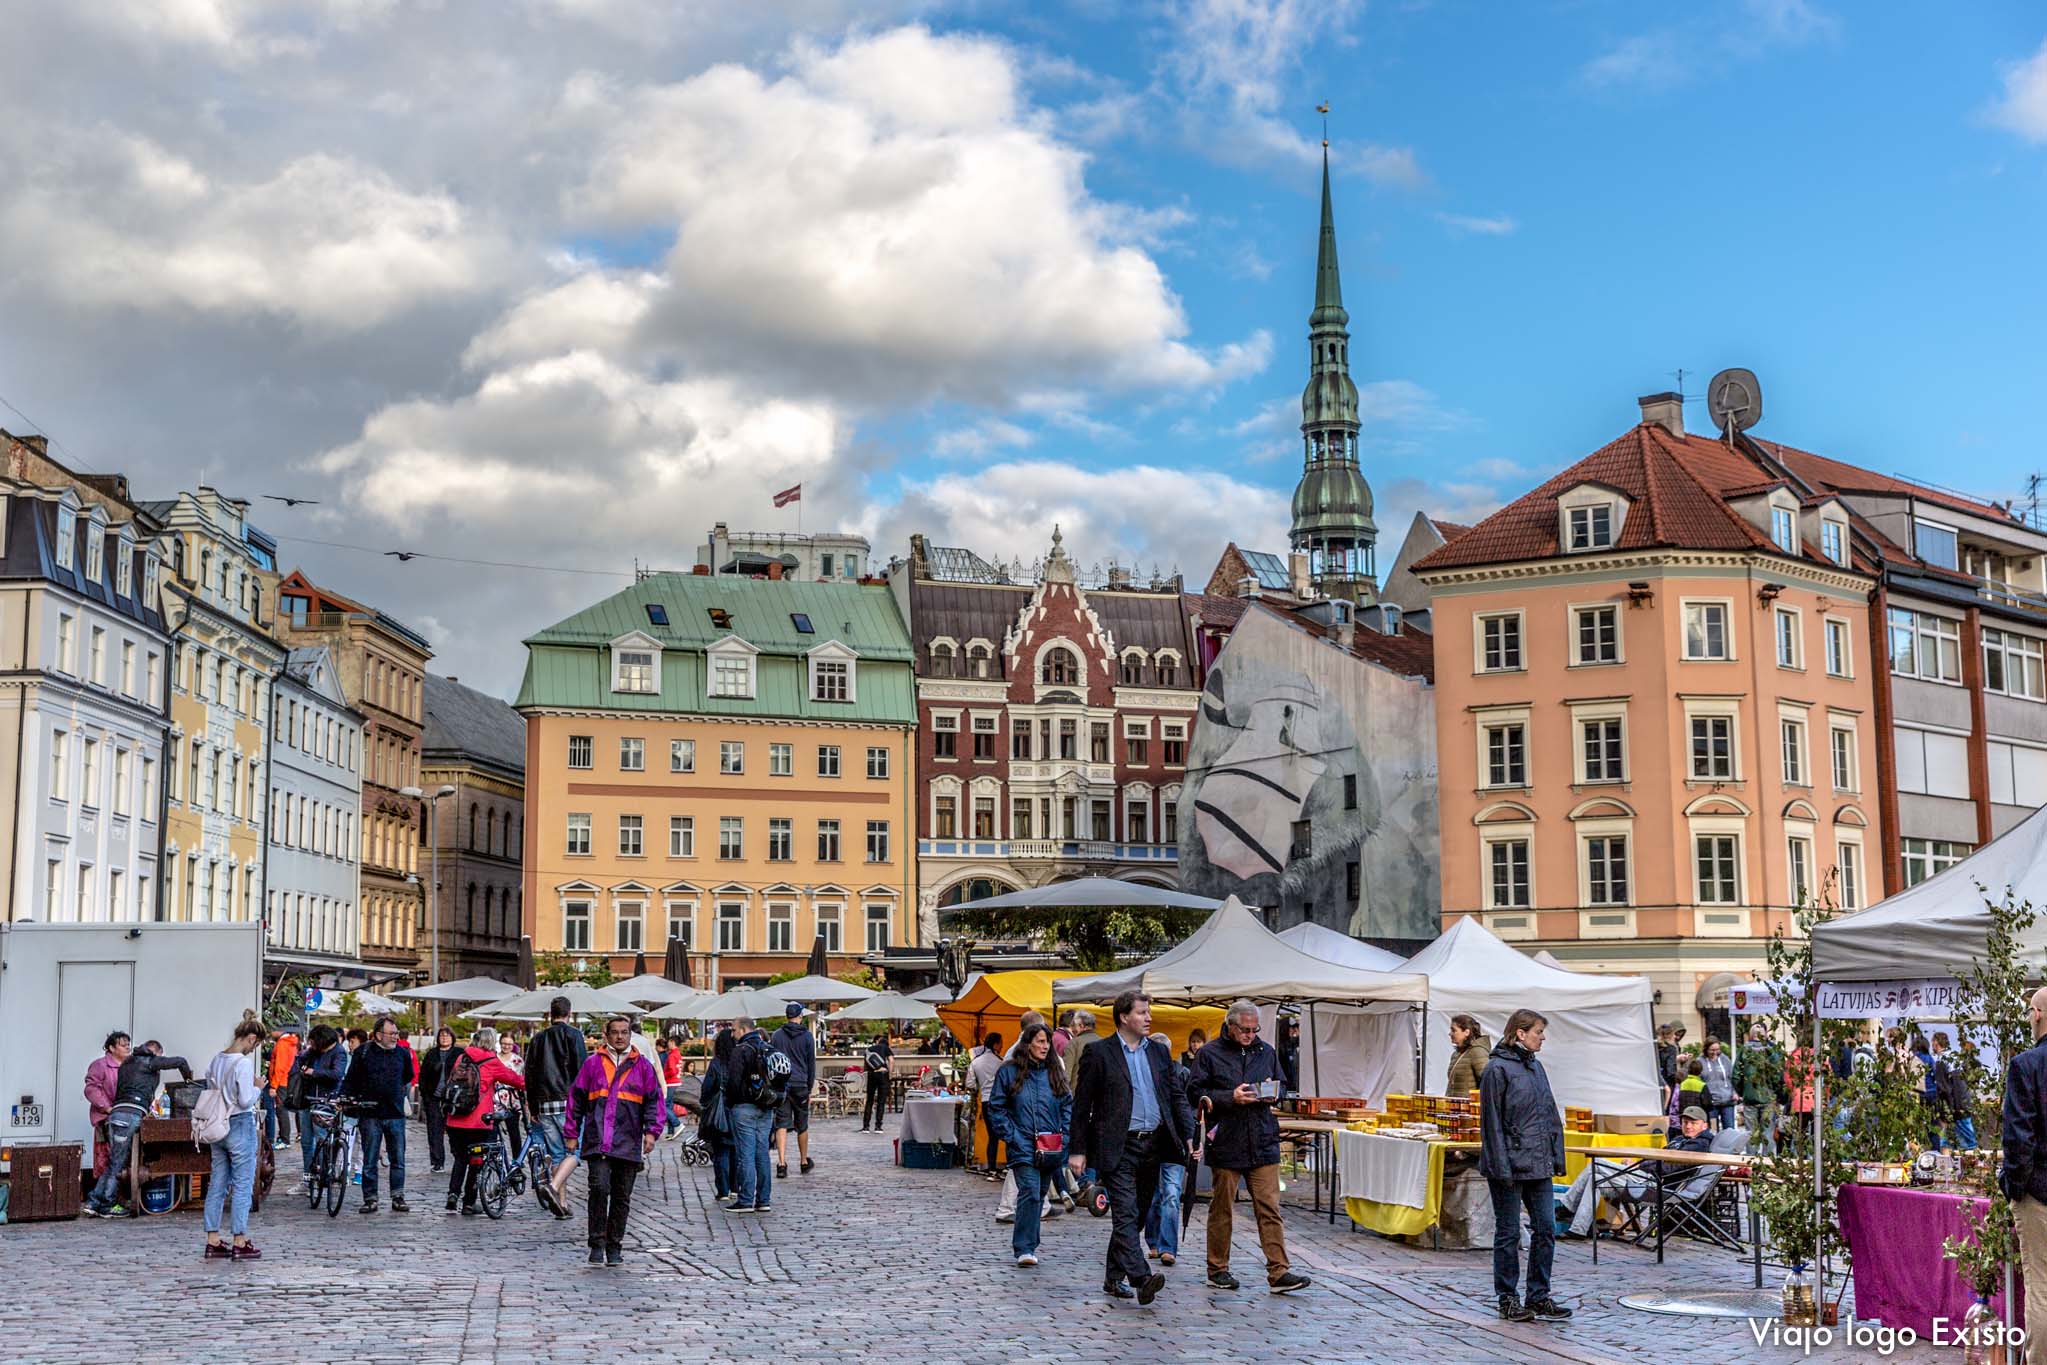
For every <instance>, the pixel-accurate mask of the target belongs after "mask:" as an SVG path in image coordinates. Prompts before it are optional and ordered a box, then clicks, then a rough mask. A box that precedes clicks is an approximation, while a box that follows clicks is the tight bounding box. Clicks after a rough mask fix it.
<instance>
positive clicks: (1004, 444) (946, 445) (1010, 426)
mask: <svg viewBox="0 0 2047 1365" xmlns="http://www.w3.org/2000/svg"><path fill="white" fill-rule="evenodd" d="M1036 439H1037V437H1036V435H1035V434H1034V433H1033V432H1032V431H1030V430H1029V429H1028V428H1026V427H1020V426H1018V425H1017V424H1016V423H1014V422H1005V421H1003V420H1002V419H1001V418H999V417H990V418H988V419H986V420H985V421H981V422H976V423H974V424H973V425H972V426H967V427H955V428H953V429H952V430H951V431H942V432H940V433H939V434H938V436H937V438H936V439H935V440H933V441H932V443H931V453H932V454H933V455H937V456H939V457H941V458H944V459H952V458H954V457H957V456H973V457H976V458H979V457H981V456H985V455H992V454H994V453H995V452H996V451H998V450H1008V449H1015V448H1018V447H1022V446H1027V445H1029V444H1031V442H1032V441H1034V440H1036Z"/></svg>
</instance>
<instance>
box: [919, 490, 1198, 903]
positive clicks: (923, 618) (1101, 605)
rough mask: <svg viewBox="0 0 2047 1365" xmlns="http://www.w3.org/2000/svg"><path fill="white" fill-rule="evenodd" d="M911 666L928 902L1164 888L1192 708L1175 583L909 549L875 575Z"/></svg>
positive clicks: (1169, 882) (1192, 667)
mask: <svg viewBox="0 0 2047 1365" xmlns="http://www.w3.org/2000/svg"><path fill="white" fill-rule="evenodd" d="M891 579H892V582H893V583H894V586H895V588H896V591H897V593H898V597H899V600H903V601H905V602H906V604H907V608H908V615H909V618H910V630H911V635H912V638H913V642H914V645H915V648H916V655H917V710H918V722H919V733H918V741H917V742H918V754H917V791H918V811H917V823H918V845H917V847H918V880H919V886H920V910H921V913H922V916H923V918H924V922H925V924H926V926H927V933H929V934H935V932H936V922H937V913H938V911H939V909H940V908H941V907H943V906H949V905H955V904H958V903H960V902H961V901H965V900H973V899H977V898H979V897H982V896H987V895H995V894H999V893H1001V892H1005V891H1015V890H1021V889H1024V888H1027V887H1033V886H1041V885H1044V884H1045V883H1048V882H1054V881H1061V880H1065V879H1067V878H1070V877H1077V876H1117V877H1128V878H1130V879H1132V880H1136V881H1145V882H1150V883H1152V884H1154V885H1160V886H1173V885H1176V884H1177V882H1178V876H1177V865H1178V844H1179V819H1180V813H1179V799H1180V788H1181V783H1182V780H1183V779H1184V776H1185V773H1186V763H1187V741H1188V737H1189V734H1190V732H1191V730H1192V727H1193V721H1194V712H1195V707H1196V705H1197V704H1198V701H1199V698H1200V687H1201V677H1200V675H1199V672H1198V660H1197V655H1196V651H1195V649H1194V646H1193V640H1192V636H1191V633H1190V631H1189V626H1188V618H1187V613H1186V611H1185V609H1184V606H1183V596H1182V593H1181V586H1180V583H1179V580H1178V579H1177V578H1175V579H1173V580H1170V581H1165V582H1155V583H1151V584H1149V585H1145V584H1139V583H1138V582H1136V581H1135V580H1134V579H1132V578H1131V577H1130V576H1129V575H1127V574H1124V573H1122V572H1120V571H1112V572H1111V574H1110V576H1109V579H1108V581H1107V582H1105V583H1103V584H1101V585H1099V586H1089V585H1085V584H1083V583H1082V582H1080V581H1079V578H1078V575H1077V574H1076V573H1075V571H1074V565H1073V562H1072V560H1071V559H1069V558H1068V556H1067V554H1066V550H1065V547H1064V544H1063V542H1062V537H1061V536H1060V533H1059V532H1058V530H1057V529H1056V528H1055V529H1054V530H1053V533H1052V546H1051V552H1050V554H1049V555H1048V556H1047V558H1046V559H1045V561H1044V562H1043V565H1042V568H1041V571H1040V573H1039V575H1038V577H1037V579H1036V581H1027V582H1017V581H1014V580H1013V579H1012V577H1011V576H1010V575H1008V574H1006V573H1004V572H1003V571H1002V570H1000V569H997V568H995V567H993V566H990V565H988V564H986V563H985V562H983V561H981V560H980V559H978V558H977V557H975V556H973V555H971V554H969V553H967V552H965V551H962V550H955V549H947V548H944V547H934V546H931V545H929V544H927V543H926V542H925V541H924V539H923V538H922V537H921V536H919V537H913V538H912V541H911V556H910V558H909V559H908V560H907V561H905V562H903V563H901V564H899V565H898V566H897V567H896V569H895V571H894V572H893V573H892V575H891Z"/></svg>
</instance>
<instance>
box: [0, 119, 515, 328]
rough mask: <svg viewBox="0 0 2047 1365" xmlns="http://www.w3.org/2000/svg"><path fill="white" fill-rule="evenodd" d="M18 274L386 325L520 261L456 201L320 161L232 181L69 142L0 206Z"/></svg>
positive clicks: (63, 285)
mask: <svg viewBox="0 0 2047 1365" xmlns="http://www.w3.org/2000/svg"><path fill="white" fill-rule="evenodd" d="M0 242H4V244H5V246H6V254H7V255H8V257H9V258H10V263H11V265H12V267H13V272H14V273H15V275H16V278H17V279H18V280H20V281H23V282H25V283H27V284H29V285H31V286H32V287H36V288H39V289H41V290H43V291H46V292H47V293H49V294H50V295H52V296H54V297H59V298H62V299H64V300H65V301H66V302H67V303H68V304H71V305H74V306H84V307H89V308H112V309H139V310H143V311H156V310H178V311H187V310H189V311H194V312H199V313H216V314H225V315H240V316H269V317H280V318H285V319H288V320H290V321H293V322H296V323H300V324H303V325H305V326H308V327H311V328H315V329H336V330H350V329H355V328H362V327H368V326H371V325H374V324H376V323H379V322H383V321H385V320H387V319H389V318H391V317H393V316H396V315H397V314H399V313H402V312H404V311H406V310H408V309H410V308H413V307H415V306H417V305H419V304H421V303H424V302H430V301H432V300H434V299H436V298H441V297H448V296H463V295H468V294H472V293H474V292H477V291H479V290H481V289H482V288H484V287H485V286H486V285H488V284H490V283H493V282H494V281H495V280H496V279H497V278H498V277H499V276H500V275H501V274H502V272H503V271H504V269H505V267H506V265H507V251H506V248H505V247H504V246H503V244H502V243H501V242H499V241H498V240H497V239H496V238H495V237H494V236H493V235H492V234H490V233H487V232H484V231H480V230H478V229H477V228H476V227H474V226H473V225H472V224H471V223H470V222H469V221H468V220H467V218H466V216H465V214H464V212H463V210H462V207H461V205H460V204H459V203H457V201H456V200H455V199H454V198H453V197H452V196H450V195H448V194H446V193H443V192H440V191H438V190H426V191H414V190H409V189H406V188H405V187H403V186H401V185H399V184H397V183H396V182H394V181H393V180H392V179H391V178H390V177H389V176H387V175H386V174H384V173H383V172H382V171H380V170H378V169H376V168H375V167H371V166H365V165H363V164H361V163H359V162H356V161H353V160H349V159H347V158H342V157H335V156H328V155H325V154H320V153H314V154H309V155H306V156H302V157H298V158H296V159H294V160H291V161H289V162H287V163H286V164H284V165H283V166H282V167H280V168H279V169H278V170H277V171H276V172H275V173H274V174H272V175H270V176H268V177H267V178H265V179H262V180H253V181H227V182H223V181H220V180H218V179H216V178H214V177H210V176H208V175H207V174H206V173H205V172H203V171H202V170H200V169H199V168H198V167H197V166H196V165H194V164H193V163H192V162H190V161H188V160H186V159H184V158H182V157H180V156H178V155H176V154H174V153H172V152H170V151H168V150H167V149H165V148H163V147H161V146H159V145H157V144H156V143H154V142H151V141H149V140H148V139H145V138H140V137H136V136H133V135H129V134H121V133H114V132H109V131H105V130H100V131H96V132H92V133H88V134H84V135H78V136H73V137H68V138H61V139H59V140H58V141H57V142H55V143H54V144H53V145H52V146H50V147H48V148H46V149H45V150H44V152H43V154H42V155H41V156H40V157H39V158H38V159H37V160H36V161H35V162H33V163H32V164H31V165H30V166H29V168H28V171H27V176H26V179H25V181H24V182H23V183H21V184H19V185H17V186H16V187H15V188H14V189H13V190H12V191H11V192H10V193H9V194H7V195H5V196H0Z"/></svg>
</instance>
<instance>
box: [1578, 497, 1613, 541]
mask: <svg viewBox="0 0 2047 1365" xmlns="http://www.w3.org/2000/svg"><path fill="white" fill-rule="evenodd" d="M1570 524H1571V548H1572V549H1573V550H1604V549H1608V548H1610V547H1611V546H1612V545H1613V504H1612V503H1609V502H1601V503H1594V504H1593V505H1592V506H1590V507H1573V508H1572V509H1570Z"/></svg>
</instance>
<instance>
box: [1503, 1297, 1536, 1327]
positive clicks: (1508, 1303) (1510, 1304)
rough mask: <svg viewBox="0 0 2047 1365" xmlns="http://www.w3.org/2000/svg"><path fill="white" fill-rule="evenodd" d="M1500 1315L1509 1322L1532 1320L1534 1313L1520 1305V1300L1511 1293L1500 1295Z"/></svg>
mask: <svg viewBox="0 0 2047 1365" xmlns="http://www.w3.org/2000/svg"><path fill="white" fill-rule="evenodd" d="M1500 1316H1501V1317H1503V1318H1505V1319H1506V1320H1507V1321H1509V1322H1532V1321H1534V1319H1535V1314H1533V1313H1531V1312H1529V1311H1528V1310H1527V1309H1526V1308H1524V1307H1522V1305H1521V1300H1519V1299H1517V1298H1515V1297H1514V1296H1513V1295H1512V1294H1502V1295H1500Z"/></svg>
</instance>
